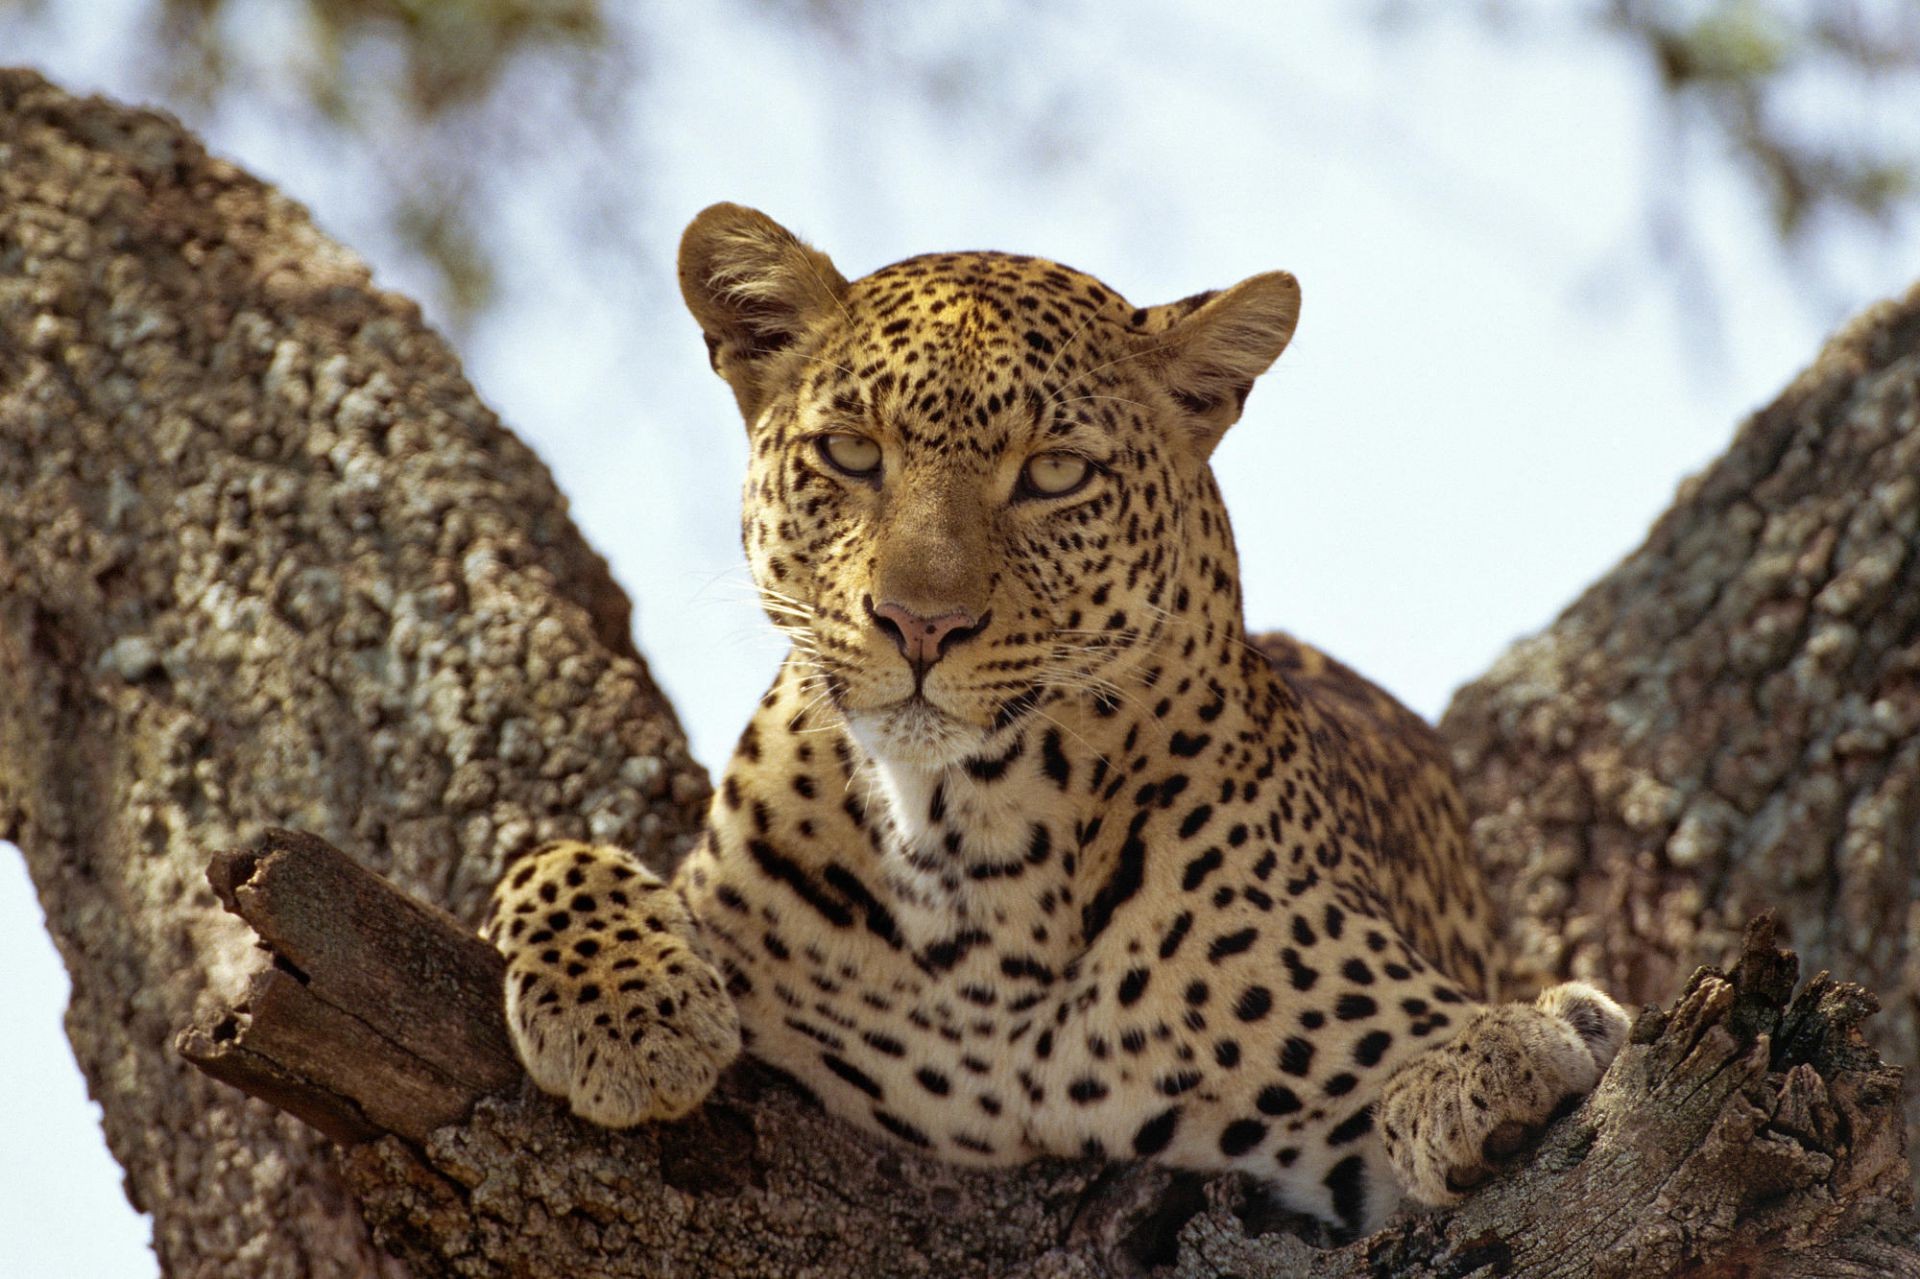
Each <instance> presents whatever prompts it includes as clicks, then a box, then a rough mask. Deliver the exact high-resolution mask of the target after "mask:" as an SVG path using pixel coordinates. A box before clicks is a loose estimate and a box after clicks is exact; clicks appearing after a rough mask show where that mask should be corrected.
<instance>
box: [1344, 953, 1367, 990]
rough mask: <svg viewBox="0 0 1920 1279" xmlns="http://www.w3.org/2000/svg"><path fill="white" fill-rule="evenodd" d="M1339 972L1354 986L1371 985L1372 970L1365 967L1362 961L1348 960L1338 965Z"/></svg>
mask: <svg viewBox="0 0 1920 1279" xmlns="http://www.w3.org/2000/svg"><path fill="white" fill-rule="evenodd" d="M1340 971H1341V973H1343V974H1344V975H1345V976H1346V979H1347V980H1348V981H1350V982H1352V983H1353V984H1354V985H1356V986H1371V985H1373V969H1371V968H1369V967H1367V961H1366V960H1364V959H1349V960H1348V961H1347V962H1346V963H1344V964H1342V965H1340Z"/></svg>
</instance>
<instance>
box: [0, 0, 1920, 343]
mask: <svg viewBox="0 0 1920 1279" xmlns="http://www.w3.org/2000/svg"><path fill="white" fill-rule="evenodd" d="M98 2H99V0H0V38H3V37H4V33H5V30H6V25H7V23H8V22H24V23H32V22H35V21H50V20H52V19H54V18H56V17H60V16H67V17H72V16H73V15H74V14H75V13H76V12H82V11H84V10H85V8H86V7H87V6H89V5H92V4H95V3H98ZM130 3H133V4H134V5H136V7H137V6H142V5H144V7H145V14H144V15H143V16H144V19H145V22H146V25H147V27H148V28H149V30H150V32H151V40H150V41H149V46H148V47H149V48H150V50H151V54H152V57H151V60H150V62H148V63H147V64H146V66H147V68H148V74H150V75H151V76H152V77H153V79H154V83H153V84H152V85H151V86H132V85H130V86H127V87H126V88H125V89H122V90H120V92H122V94H123V95H131V94H133V93H136V92H138V91H139V90H140V89H141V88H143V87H150V88H152V89H153V90H155V91H156V92H158V93H159V94H160V96H162V97H163V98H164V100H167V101H170V102H173V103H176V104H179V105H180V106H181V107H182V108H183V109H184V110H186V112H187V114H188V115H189V116H190V118H191V117H192V116H193V115H194V114H195V113H196V111H198V112H204V113H206V114H209V115H210V114H214V113H218V112H221V111H224V110H235V111H251V112H263V111H264V112H272V113H277V116H278V117H279V118H281V119H284V120H289V121H291V125H290V128H291V131H292V132H294V133H297V134H299V135H300V136H301V137H302V138H303V139H311V145H313V146H318V147H332V148H335V149H337V150H344V149H345V148H347V147H348V146H351V148H352V151H353V153H354V154H355V155H356V156H357V157H362V158H365V157H371V159H372V163H373V167H374V169H375V172H376V181H377V182H378V184H379V185H380V186H381V188H382V189H381V190H379V191H370V192H368V193H367V197H368V199H369V200H372V201H374V202H376V203H377V204H379V205H380V208H379V219H380V224H381V225H382V226H383V227H384V229H385V232H386V233H387V234H390V235H392V236H393V237H395V238H396V239H397V240H398V241H399V242H400V245H401V247H403V248H404V249H405V250H406V251H408V252H409V253H411V254H412V255H414V257H415V258H416V259H418V260H420V261H423V262H425V263H427V264H430V266H431V269H432V273H433V276H434V278H435V280H436V281H437V289H438V293H439V295H440V296H439V297H438V299H437V302H438V306H437V307H436V310H437V311H438V312H439V313H440V314H441V316H442V317H443V318H444V319H445V320H447V321H448V322H449V323H451V324H452V325H454V326H455V327H456V328H458V327H460V326H461V325H462V324H463V323H464V322H465V321H466V320H469V319H471V318H472V317H474V316H475V315H477V314H478V313H480V312H481V311H483V310H484V309H485V308H486V307H487V306H488V305H489V304H490V303H491V302H492V301H493V300H494V298H495V297H496V295H497V289H498V282H499V276H500V271H501V269H502V268H503V266H504V265H507V264H504V263H502V262H501V261H500V259H499V257H498V254H499V252H500V249H499V242H500V240H501V237H498V236H494V235H490V234H489V233H488V231H489V228H490V227H491V226H492V225H493V223H494V220H495V213H496V210H497V208H498V205H497V204H496V198H498V197H501V196H502V195H503V194H504V193H505V192H506V191H508V190H510V189H511V188H512V185H513V177H512V175H513V174H515V173H517V172H524V171H525V167H526V166H525V165H524V163H523V162H524V161H526V160H527V159H530V158H532V157H535V156H539V157H542V158H543V159H547V160H549V161H551V162H552V163H554V164H559V165H562V166H570V167H565V168H564V171H563V172H561V173H560V174H559V175H558V176H557V177H556V176H554V175H552V174H551V173H544V174H543V178H542V180H543V181H558V182H563V183H565V184H566V189H567V190H568V191H569V192H570V193H572V194H573V198H574V202H575V205H576V206H577V207H576V209H575V215H576V216H575V218H574V221H573V223H572V224H570V225H569V226H567V227H566V228H563V229H562V234H564V235H567V236H571V237H572V239H571V241H570V243H572V244H573V245H574V246H575V247H577V248H578V249H579V250H580V251H583V252H587V251H594V252H600V251H608V250H609V249H611V250H612V251H613V252H616V253H618V252H620V251H622V245H621V243H620V241H621V227H622V224H623V222H624V221H626V220H627V219H626V218H625V217H624V212H625V209H626V207H627V205H628V204H629V203H630V202H631V201H633V200H635V199H643V198H644V193H643V192H636V191H634V190H633V189H631V184H630V183H626V184H623V183H622V182H621V181H620V180H619V178H620V176H621V175H630V174H633V173H636V172H644V171H645V170H644V164H643V163H642V162H643V160H644V156H645V148H646V146H648V145H649V144H650V143H651V137H650V135H649V133H648V129H649V126H650V125H652V124H653V123H654V122H651V121H647V120H644V119H637V118H635V117H636V113H635V111H634V109H633V104H634V101H635V99H634V97H633V93H632V90H633V89H634V88H635V86H636V85H638V84H639V83H641V81H642V80H643V79H644V76H645V72H646V58H645V54H646V50H647V46H648V43H649V42H648V36H649V33H650V32H657V31H658V30H660V29H661V26H660V24H664V23H667V22H669V21H671V18H670V17H669V16H668V15H669V14H670V13H671V12H672V6H670V5H667V4H659V5H631V6H610V5H608V4H605V3H603V2H602V0H130ZM737 3H739V4H740V5H742V6H743V7H744V10H745V11H746V12H747V13H748V14H749V15H750V16H757V17H759V18H760V19H763V20H765V21H766V22H768V23H772V24H777V25H779V26H782V27H784V28H787V29H788V30H790V31H791V32H792V34H793V38H795V39H808V40H814V41H818V42H822V43H824V44H827V45H831V46H834V47H836V48H837V49H839V50H840V51H841V52H843V53H847V54H866V55H869V56H871V57H872V58H873V59H875V60H878V61H881V62H885V63H886V64H887V65H889V66H890V67H891V68H893V69H895V70H898V71H899V72H900V73H901V74H902V75H904V76H905V77H906V78H907V79H908V80H909V81H910V82H911V83H913V84H914V85H915V87H916V89H917V91H918V93H919V96H920V97H921V99H922V101H923V102H924V103H925V104H926V105H927V107H928V109H929V110H932V111H935V112H938V113H940V114H941V115H942V116H943V117H953V116H955V114H956V112H957V111H959V110H963V109H964V108H965V107H967V106H968V105H969V104H970V103H973V102H979V101H984V100H991V99H993V98H994V97H995V95H996V93H997V90H998V85H997V83H996V76H998V75H1000V74H1002V70H1001V64H1000V61H999V59H998V58H997V57H996V56H983V57H972V56H969V54H970V52H978V51H970V50H968V49H965V48H948V49H944V50H940V51H937V52H933V53H929V52H928V51H927V50H925V49H921V48H910V47H908V45H907V44H906V43H904V42H902V41H900V40H899V39H898V30H899V29H900V28H901V27H902V26H903V24H904V22H905V20H906V19H907V18H908V17H909V15H911V16H916V17H917V16H921V15H923V14H924V13H925V12H927V11H928V9H919V8H916V9H913V10H907V9H905V8H904V7H902V8H895V7H893V6H889V5H884V4H881V3H878V2H877V0H737ZM929 8H931V7H929ZM1015 12H1016V13H1017V12H1018V10H1017V9H1016V10H1015ZM1354 12H1355V21H1364V20H1365V19H1366V17H1367V16H1368V15H1369V14H1370V15H1371V16H1372V17H1373V18H1374V19H1375V20H1376V21H1379V22H1380V23H1381V25H1382V28H1383V30H1384V29H1387V28H1389V27H1391V28H1394V29H1396V30H1397V31H1398V32H1399V33H1400V34H1402V35H1403V36H1404V34H1405V33H1406V32H1407V31H1408V30H1410V29H1411V30H1413V31H1414V33H1415V34H1416V35H1417V33H1418V28H1419V27H1420V25H1421V24H1422V23H1435V22H1441V21H1457V20H1459V19H1461V18H1462V17H1463V16H1466V17H1470V16H1472V15H1473V14H1474V13H1476V12H1477V13H1478V14H1479V15H1480V16H1481V17H1482V18H1484V19H1486V20H1488V22H1489V25H1491V26H1492V27H1494V28H1495V29H1496V30H1499V29H1501V28H1511V29H1516V30H1518V29H1524V28H1528V27H1531V28H1532V29H1533V30H1534V31H1535V32H1536V33H1538V32H1541V31H1550V32H1551V33H1553V34H1552V38H1556V39H1566V38H1569V37H1570V36H1571V37H1578V36H1580V35H1586V36H1588V37H1591V36H1592V35H1594V34H1595V33H1598V34H1600V35H1602V36H1603V37H1604V38H1607V39H1610V40H1614V41H1618V42H1622V43H1623V44H1624V45H1625V46H1627V47H1628V48H1630V49H1632V50H1633V51H1634V52H1635V53H1636V54H1638V55H1639V56H1640V57H1641V58H1643V59H1644V62H1645V64H1646V65H1647V66H1648V68H1649V69H1650V74H1649V82H1650V83H1651V84H1652V85H1653V86H1654V90H1653V91H1654V92H1656V93H1657V94H1658V95H1659V96H1660V98H1661V100H1662V102H1663V104H1664V105H1665V107H1666V108H1667V110H1666V112H1665V118H1666V121H1667V125H1666V140H1667V142H1668V143H1670V144H1671V155H1670V156H1666V157H1662V159H1661V163H1660V164H1658V165H1657V166H1656V168H1657V169H1658V171H1659V173H1660V177H1658V178H1657V179H1656V180H1655V181H1654V182H1653V183H1651V184H1650V186H1649V191H1648V196H1647V203H1648V214H1649V225H1650V228H1651V231H1652V236H1651V239H1652V243H1653V245H1654V248H1655V251H1656V252H1657V253H1659V254H1661V255H1663V256H1665V257H1667V258H1669V259H1670V260H1673V261H1675V262H1677V263H1678V264H1679V265H1680V266H1682V267H1683V268H1684V267H1687V266H1688V265H1689V261H1690V260H1692V261H1693V263H1694V265H1696V266H1697V259H1698V253H1697V250H1696V249H1695V248H1694V247H1693V241H1694V236H1693V226H1692V223H1691V221H1690V219H1691V218H1694V217H1696V216H1698V215H1696V214H1695V213H1694V212H1693V210H1692V209H1691V208H1690V207H1689V205H1688V203H1687V197H1686V195H1685V188H1684V182H1683V181H1680V179H1682V178H1684V170H1685V167H1686V164H1687V162H1688V160H1687V156H1688V149H1689V147H1691V146H1694V145H1697V144H1698V143H1700V142H1701V141H1702V140H1704V141H1705V143H1706V144H1707V145H1709V146H1711V147H1714V148H1717V149H1718V150H1719V151H1720V152H1721V153H1722V154H1725V155H1727V156H1729V157H1730V158H1731V159H1732V160H1733V161H1734V163H1735V165H1736V166H1737V168H1738V169H1739V171H1740V172H1741V173H1742V174H1743V175H1744V176H1745V178H1746V180H1747V181H1748V182H1749V183H1750V185H1751V187H1752V189H1753V191H1754V193H1755V196H1756V198H1758V199H1759V200H1761V201H1763V202H1764V206H1765V208H1766V209H1767V211H1768V213H1769V217H1770V221H1771V224H1772V226H1773V227H1774V229H1775V232H1776V234H1777V235H1778V237H1779V239H1780V242H1781V244H1782V247H1783V249H1785V250H1786V251H1787V253H1788V256H1789V257H1790V258H1796V257H1797V258H1798V259H1799V260H1801V261H1802V262H1803V263H1804V262H1810V261H1811V260H1812V255H1811V253H1810V251H1809V250H1810V247H1811V246H1813V245H1815V244H1816V242H1818V241H1819V240H1820V238H1821V237H1823V236H1827V235H1831V234H1850V233H1852V232H1854V231H1856V230H1857V229H1858V228H1859V227H1860V226H1862V225H1865V226H1868V227H1882V228H1884V227H1886V226H1889V225H1891V223H1892V222H1893V221H1894V219H1895V218H1896V217H1898V216H1900V215H1902V214H1903V213H1907V212H1910V211H1911V210H1912V209H1913V207H1914V201H1915V195H1916V191H1917V190H1920V156H1917V155H1916V154H1915V153H1914V150H1913V147H1914V145H1915V144H1914V142H1913V139H1914V137H1915V130H1914V129H1913V128H1912V127H1911V125H1909V126H1908V127H1907V128H1905V129H1903V130H1898V131H1887V130H1877V129H1875V128H1872V127H1868V126H1867V125H1862V124H1860V123H1859V121H1861V120H1866V121H1868V122H1871V120H1872V118H1873V115H1874V111H1875V101H1876V99H1877V98H1878V97H1879V96H1881V95H1883V94H1886V93H1888V92H1889V91H1893V90H1897V91H1898V95H1897V96H1898V100H1900V101H1904V102H1906V103H1908V104H1912V103H1914V102H1915V101H1916V96H1915V84H1916V81H1920V4H1916V2H1915V0H1571V2H1568V0H1545V2H1543V0H1479V4H1478V6H1477V8H1470V7H1465V6H1460V5H1453V6H1442V5H1434V4H1432V3H1431V2H1430V0H1376V3H1375V5H1374V6H1373V7H1372V8H1371V9H1364V8H1361V7H1357V6H1356V8H1355V10H1354ZM1087 18H1088V20H1089V21H1094V20H1099V14H1098V10H1097V9H1093V8H1089V9H1088V10H1087ZM989 25H991V24H989ZM1059 114H1061V115H1063V116H1064V115H1067V114H1070V113H1059ZM1093 118H1096V119H1097V113H1096V115H1095V116H1094V117H1093ZM1836 121H1837V122H1839V123H1838V127H1836V123H1835V122H1836ZM1047 127H1051V128H1055V129H1059V128H1071V127H1072V126H1071V125H1070V124H1069V125H1059V124H1057V123H1055V124H1050V125H1048V126H1047ZM1015 132H1024V133H1028V134H1032V135H1033V136H1035V137H1039V136H1041V133H1042V132H1043V131H1042V130H1041V122H1037V121H1026V122H1023V129H1022V130H1019V131H1015ZM556 138H564V139H565V140H566V146H565V147H564V148H557V147H556V146H555V145H554V139H556ZM303 144H305V143H303ZM562 150H564V152H565V156H564V157H560V156H559V155H558V154H557V153H558V152H560V151H562ZM1670 178H1671V179H1672V180H1671V181H1670V180H1669V179H1670ZM628 265H629V266H630V265H632V264H631V263H628ZM1679 274H1681V275H1686V274H1693V275H1695V276H1697V275H1698V272H1697V271H1692V272H1688V271H1682V272H1680V273H1679Z"/></svg>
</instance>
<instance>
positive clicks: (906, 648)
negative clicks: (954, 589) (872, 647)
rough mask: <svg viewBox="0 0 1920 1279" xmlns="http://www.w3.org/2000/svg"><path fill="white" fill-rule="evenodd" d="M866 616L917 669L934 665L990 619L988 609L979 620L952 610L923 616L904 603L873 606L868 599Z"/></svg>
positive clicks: (968, 614) (975, 633)
mask: <svg viewBox="0 0 1920 1279" xmlns="http://www.w3.org/2000/svg"><path fill="white" fill-rule="evenodd" d="M867 613H868V614H869V615H870V616H871V617H872V618H873V624H874V625H875V626H877V627H878V628H879V629H880V630H881V631H882V632H884V633H885V634H886V636H887V638H889V639H891V640H892V641H893V644H894V647H895V648H897V649H899V650H900V655H901V656H902V657H904V658H906V659H907V661H909V662H911V663H912V664H913V666H914V668H915V669H916V670H924V669H925V668H927V667H929V666H931V665H933V664H934V663H935V662H937V661H939V660H940V659H941V658H942V657H945V656H946V654H947V650H948V649H950V648H952V647H953V646H954V645H955V644H960V643H964V642H965V641H967V640H969V639H972V638H973V637H974V636H975V635H978V634H979V633H980V632H981V631H983V630H985V629H986V628H987V621H988V619H989V618H990V617H991V616H992V613H991V610H989V611H988V612H987V613H983V614H981V615H980V616H978V617H976V616H974V615H973V614H972V613H967V612H961V611H958V610H955V611H953V612H950V613H941V614H939V615H937V616H934V617H924V616H922V615H921V614H919V613H916V612H914V611H913V610H912V609H910V608H908V607H907V606H906V605H904V604H894V603H890V602H889V603H884V604H880V605H878V606H875V605H874V603H873V602H872V601H871V600H869V601H868V602H867Z"/></svg>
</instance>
